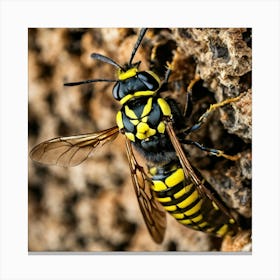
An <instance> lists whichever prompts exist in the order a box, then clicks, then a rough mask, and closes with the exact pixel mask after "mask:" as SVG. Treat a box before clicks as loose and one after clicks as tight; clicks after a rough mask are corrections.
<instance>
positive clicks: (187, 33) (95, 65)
mask: <svg viewBox="0 0 280 280" xmlns="http://www.w3.org/2000/svg"><path fill="white" fill-rule="evenodd" d="M137 31H138V30H137V29H29V149H31V148H32V147H33V146H34V145H35V144H38V143H39V142H42V141H44V140H47V139H50V138H53V137H56V136H68V135H76V134H82V133H87V132H93V131H99V130H103V129H106V128H109V127H112V126H114V125H115V114H116V112H117V110H118V108H119V107H120V105H119V104H118V103H117V102H116V101H115V100H114V99H113V97H112V95H111V90H112V83H95V84H88V85H83V86H78V87H72V88H66V87H63V83H64V82H66V81H67V82H73V81H79V80H85V79H91V78H109V79H110V78H115V69H114V67H113V66H111V65H108V64H106V63H102V62H100V61H95V60H92V59H91V58H90V54H91V53H93V52H96V53H101V54H104V55H106V56H108V57H111V58H113V59H114V60H115V61H117V62H118V63H120V64H123V63H124V62H127V61H128V60H129V57H130V52H131V49H132V46H133V45H134V43H135V41H136V39H137ZM137 60H141V61H142V63H141V69H152V70H154V71H155V72H156V73H158V74H159V75H160V77H161V78H162V79H163V78H164V73H165V71H166V65H167V62H168V61H169V62H171V61H173V72H172V75H171V77H170V84H169V88H168V92H166V93H165V95H168V96H170V97H172V98H174V99H176V101H177V102H178V103H179V104H180V105H181V106H182V109H183V107H184V104H185V98H186V95H185V93H186V89H187V86H188V84H189V83H190V81H191V80H192V79H193V78H194V76H195V74H196V73H197V74H199V75H200V77H201V80H200V81H199V82H198V83H197V84H196V85H195V86H194V88H193V92H192V101H193V110H192V114H191V115H190V116H189V118H188V120H187V121H186V125H187V126H191V125H192V124H194V123H195V121H196V120H197V119H198V118H199V116H200V115H201V114H202V113H203V112H205V111H206V110H207V108H208V107H209V106H210V104H212V103H216V102H220V101H222V100H224V99H227V98H232V97H235V96H238V95H240V94H242V98H241V99H240V100H239V101H237V102H235V103H232V104H229V105H226V106H224V107H222V108H220V109H218V110H216V111H214V112H212V113H211V114H210V115H209V117H208V118H207V120H206V122H205V124H203V126H202V127H201V129H199V130H198V131H195V132H192V133H191V134H190V138H191V139H192V140H195V141H198V142H199V143H201V144H203V145H205V146H206V147H215V148H217V149H222V150H224V151H225V153H227V154H231V155H235V154H240V155H241V156H240V159H238V160H236V161H229V160H227V159H224V158H217V157H215V156H209V155H207V154H206V153H205V152H203V151H201V150H199V149H197V148H196V147H193V146H186V154H187V156H188V157H189V159H190V161H191V163H192V164H193V165H194V166H195V167H196V168H198V169H199V170H200V171H201V173H202V174H203V175H204V176H205V178H206V179H207V180H208V181H209V182H210V183H211V184H212V186H213V187H214V188H215V190H216V191H217V192H218V193H219V195H220V196H221V198H222V200H223V201H224V203H226V205H227V206H228V207H229V208H230V209H232V210H233V211H234V213H235V215H236V216H237V217H238V218H239V219H240V222H241V226H242V228H244V229H246V230H248V229H250V218H251V135H252V133H251V125H252V119H251V95H252V89H251V71H252V69H251V68H252V52H251V30H250V29H248V28H224V29H220V28H217V29H205V28H186V29H176V28H173V29H151V30H149V31H148V33H147V35H146V37H145V39H144V40H143V43H142V46H141V47H140V48H139V50H138V52H137V55H136V58H135V60H134V61H137ZM188 111H189V110H188ZM188 113H189V112H188ZM28 200H29V201H28V202H29V204H28V205H29V220H28V222H29V250H30V251H175V250H176V251H217V250H220V248H221V240H219V239H217V238H213V237H209V236H208V235H206V234H204V233H201V232H196V231H193V230H190V229H187V228H186V227H184V226H182V225H180V224H178V223H177V222H176V221H175V220H174V219H172V218H170V217H168V227H167V231H166V236H165V240H164V242H163V243H162V244H161V245H157V244H155V243H154V242H153V241H152V240H151V238H150V236H149V234H148V231H147V230H146V227H145V225H144V222H143V219H142V217H141V213H140V211H139V207H138V205H137V201H136V197H135V194H134V190H133V187H132V183H131V178H130V174H129V167H128V164H127V159H126V154H125V147H124V141H123V139H122V136H119V137H118V138H117V139H116V140H115V141H114V142H113V143H111V144H108V145H105V146H103V147H102V149H98V150H97V151H96V152H95V153H94V156H93V157H90V158H89V159H88V160H87V161H85V162H84V163H82V164H81V165H79V166H77V167H73V168H62V167H56V166H44V165H41V164H36V163H34V162H32V161H31V160H29V196H28ZM246 236H247V235H246ZM246 240H247V243H249V242H250V238H247V239H246ZM229 243H230V242H228V244H229ZM243 243H244V242H243ZM243 243H242V244H243ZM243 245H244V244H243ZM243 247H245V248H250V246H246V244H245V245H244V246H243ZM243 247H242V249H240V250H243ZM222 248H226V249H225V250H230V249H229V248H232V247H230V246H226V245H224V246H223V247H222ZM234 248H235V249H232V250H236V246H235V247H234ZM237 250H238V249H237Z"/></svg>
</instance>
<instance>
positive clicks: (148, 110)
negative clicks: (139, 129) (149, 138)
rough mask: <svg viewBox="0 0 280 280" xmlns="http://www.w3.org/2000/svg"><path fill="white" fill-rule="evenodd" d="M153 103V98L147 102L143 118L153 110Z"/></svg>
mask: <svg viewBox="0 0 280 280" xmlns="http://www.w3.org/2000/svg"><path fill="white" fill-rule="evenodd" d="M152 102H153V98H152V97H150V98H149V99H148V101H147V104H146V105H145V107H144V109H143V112H142V115H141V118H143V117H145V116H147V115H148V114H149V113H150V112H151V110H152Z"/></svg>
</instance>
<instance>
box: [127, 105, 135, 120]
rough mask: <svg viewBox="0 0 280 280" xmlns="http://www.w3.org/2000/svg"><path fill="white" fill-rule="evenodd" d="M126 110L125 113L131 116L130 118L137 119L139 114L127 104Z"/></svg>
mask: <svg viewBox="0 0 280 280" xmlns="http://www.w3.org/2000/svg"><path fill="white" fill-rule="evenodd" d="M124 111H125V114H126V115H127V116H128V117H129V118H130V119H134V120H135V119H137V116H136V114H135V112H134V111H133V110H131V109H130V108H129V107H128V106H127V105H126V106H124Z"/></svg>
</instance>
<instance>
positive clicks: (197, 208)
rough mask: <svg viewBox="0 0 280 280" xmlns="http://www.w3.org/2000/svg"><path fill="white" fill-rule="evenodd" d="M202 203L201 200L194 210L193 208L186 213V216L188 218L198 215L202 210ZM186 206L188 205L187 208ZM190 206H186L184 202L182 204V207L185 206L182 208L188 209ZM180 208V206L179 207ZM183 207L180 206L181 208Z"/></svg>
mask: <svg viewBox="0 0 280 280" xmlns="http://www.w3.org/2000/svg"><path fill="white" fill-rule="evenodd" d="M201 203H202V202H201V200H200V201H199V202H198V203H197V204H196V205H195V206H194V207H193V208H191V209H190V210H188V211H186V212H185V214H186V215H187V216H191V215H193V214H195V213H197V212H198V211H199V210H200V208H201ZM184 205H186V206H184ZM188 205H189V203H186V204H184V201H183V203H182V204H181V206H183V207H182V208H184V207H187V206H188ZM178 206H179V205H178ZM181 206H179V207H181Z"/></svg>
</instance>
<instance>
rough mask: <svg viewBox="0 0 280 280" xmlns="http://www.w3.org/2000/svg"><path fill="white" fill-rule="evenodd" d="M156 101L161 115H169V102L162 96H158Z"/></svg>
mask: <svg viewBox="0 0 280 280" xmlns="http://www.w3.org/2000/svg"><path fill="white" fill-rule="evenodd" d="M157 102H158V105H159V107H160V109H161V111H162V113H163V115H164V116H171V108H170V106H169V104H168V103H167V102H166V101H165V100H164V99H163V98H158V100H157Z"/></svg>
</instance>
